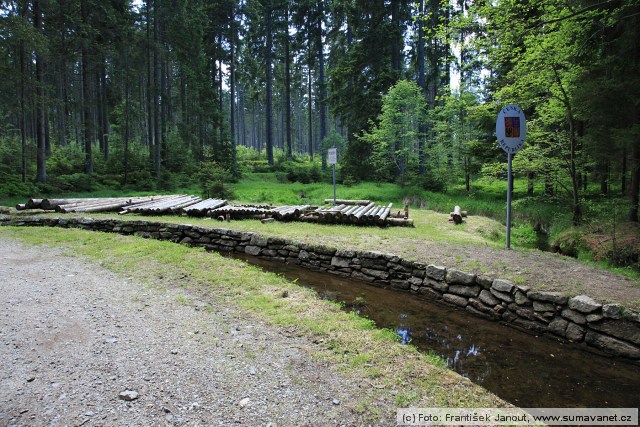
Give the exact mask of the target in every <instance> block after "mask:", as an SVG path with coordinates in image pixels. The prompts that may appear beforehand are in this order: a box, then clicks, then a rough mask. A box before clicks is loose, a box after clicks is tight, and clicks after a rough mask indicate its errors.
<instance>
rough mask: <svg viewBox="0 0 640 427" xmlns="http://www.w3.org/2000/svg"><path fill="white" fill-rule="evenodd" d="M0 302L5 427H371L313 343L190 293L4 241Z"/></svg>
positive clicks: (349, 384) (349, 386)
mask: <svg viewBox="0 0 640 427" xmlns="http://www.w3.org/2000/svg"><path fill="white" fill-rule="evenodd" d="M0 292H1V293H2V300H1V301H0V305H1V306H2V310H1V311H0V338H1V346H0V360H1V361H2V364H1V365H0V426H23V425H28V426H52V425H53V426H56V425H70V426H80V425H86V426H91V425H96V426H98V425H100V426H103V425H108V426H131V425H138V426H151V425H154V426H155V425H225V426H228V425H242V426H249V425H261V426H265V425H271V426H290V425H303V426H306V425H309V426H311V425H313V426H315V425H320V426H324V425H362V424H363V423H364V420H362V419H359V416H358V414H356V413H355V412H354V411H353V410H352V408H353V407H354V406H355V405H356V402H357V399H358V397H360V396H362V395H363V392H364V390H363V389H362V388H360V387H359V385H358V383H357V382H356V381H355V380H353V379H349V378H344V377H343V376H341V375H340V374H339V373H337V372H336V371H335V370H334V369H333V368H332V367H330V366H325V365H324V364H323V363H322V362H318V361H316V360H314V359H313V358H312V357H311V355H310V352H311V351H312V350H313V346H314V344H313V343H310V342H309V341H307V340H306V339H304V338H300V337H296V336H295V335H291V336H289V335H287V333H286V331H282V330H278V329H277V328H274V327H272V326H269V325H265V324H263V323H261V322H260V321H257V320H255V319H252V318H251V317H250V316H245V315H243V313H238V312H236V311H234V310H233V309H231V308H227V307H219V306H215V305H212V304H210V303H209V302H207V301H203V300H201V299H200V298H199V297H197V296H195V295H193V294H189V292H188V291H187V290H184V289H180V288H175V289H171V288H170V289H161V288H159V287H150V286H145V285H144V284H141V283H138V282H136V281H135V280H132V279H131V278H128V279H127V278H124V277H120V276H117V275H114V274H113V273H110V272H109V271H107V270H105V269H104V268H102V267H100V266H99V265H97V264H92V263H89V262H86V261H83V260H80V259H78V258H74V257H70V256H67V255H65V254H64V253H63V252H62V251H60V250H57V249H46V250H45V249H43V248H30V247H28V246H25V245H23V244H21V243H18V242H16V241H13V240H10V239H0ZM127 390H128V391H130V392H132V393H129V395H130V396H129V398H132V397H135V396H136V394H137V398H135V400H132V401H127V400H123V399H122V397H119V395H120V394H121V393H122V392H124V391H127ZM392 415H395V413H394V414H392ZM380 422H384V423H385V424H390V420H386V421H383V420H381V421H380Z"/></svg>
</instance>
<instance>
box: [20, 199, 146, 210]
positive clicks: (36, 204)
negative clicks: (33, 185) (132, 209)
mask: <svg viewBox="0 0 640 427" xmlns="http://www.w3.org/2000/svg"><path fill="white" fill-rule="evenodd" d="M153 199H154V198H153V197H151V196H148V197H103V198H84V199H29V200H28V201H27V203H25V204H22V205H17V206H16V209H18V210H24V209H43V210H55V211H56V212H60V213H71V212H87V213H96V212H116V211H118V210H120V209H121V208H123V207H125V206H128V205H132V204H135V203H142V202H146V201H151V200H153Z"/></svg>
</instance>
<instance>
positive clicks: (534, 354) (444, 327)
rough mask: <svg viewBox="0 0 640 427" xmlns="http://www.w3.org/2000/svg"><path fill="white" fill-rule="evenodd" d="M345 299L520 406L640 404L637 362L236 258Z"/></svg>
mask: <svg viewBox="0 0 640 427" xmlns="http://www.w3.org/2000/svg"><path fill="white" fill-rule="evenodd" d="M234 257H239V258H241V259H243V260H244V261H246V262H248V263H250V264H253V265H257V266H259V267H261V268H262V269H264V270H267V271H271V272H275V273H280V274H282V275H283V276H285V277H286V278H287V279H289V280H297V283H298V284H299V285H301V286H305V287H309V288H312V289H315V290H316V292H318V293H319V295H320V296H321V297H323V298H326V299H330V300H333V301H340V302H342V303H344V307H345V309H346V310H355V311H357V312H358V313H359V314H360V315H362V316H363V317H367V318H369V319H371V320H373V321H374V322H375V323H376V325H377V326H378V327H380V328H389V329H393V330H395V331H396V332H397V333H398V335H399V336H400V339H401V340H402V342H403V343H410V344H412V345H414V346H416V347H417V348H418V349H420V350H421V351H424V352H432V353H435V354H438V355H439V356H440V357H441V358H442V359H443V360H444V361H445V362H446V364H447V366H448V367H449V368H450V369H453V370H455V371H456V372H458V373H459V374H461V375H463V376H465V377H467V378H469V379H470V380H471V381H473V382H475V383H477V384H480V385H481V386H483V387H484V388H486V389H488V390H490V391H491V392H493V393H494V394H496V395H498V396H500V397H501V398H502V399H504V400H506V401H508V402H511V403H512V404H514V405H517V406H519V407H529V408H536V407H591V408H603V407H609V408H614V407H619V408H637V407H640V366H638V365H634V364H633V363H630V362H626V361H622V360H617V359H614V358H607V357H603V356H599V355H596V354H593V353H591V352H588V351H586V350H583V349H581V348H580V347H579V346H577V345H572V344H566V343H561V342H558V341H556V340H553V339H552V338H547V337H536V336H534V335H529V334H527V333H525V332H521V331H518V330H515V329H513V328H510V327H507V326H504V325H500V324H498V323H496V322H491V321H488V320H484V319H480V318H477V317H475V316H471V315H470V314H468V313H466V312H463V311H460V310H455V309H453V308H449V307H445V306H442V305H439V304H435V303H430V302H428V301H425V300H419V299H417V298H416V297H415V296H413V295H410V294H407V293H404V292H398V291H395V290H392V289H381V288H376V287H373V286H371V285H369V284H366V283H364V282H359V281H355V280H350V279H344V278H340V277H337V276H334V275H332V274H329V273H318V272H313V271H309V270H307V269H303V268H300V267H298V266H295V265H287V264H282V263H274V262H270V261H267V260H264V259H260V258H254V257H249V256H238V255H234Z"/></svg>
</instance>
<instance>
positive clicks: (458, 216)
mask: <svg viewBox="0 0 640 427" xmlns="http://www.w3.org/2000/svg"><path fill="white" fill-rule="evenodd" d="M464 216H467V215H466V212H465V215H464ZM462 217H463V215H462V210H461V209H460V206H455V207H454V208H453V212H451V214H450V217H449V220H450V221H453V223H454V224H456V225H457V224H462Z"/></svg>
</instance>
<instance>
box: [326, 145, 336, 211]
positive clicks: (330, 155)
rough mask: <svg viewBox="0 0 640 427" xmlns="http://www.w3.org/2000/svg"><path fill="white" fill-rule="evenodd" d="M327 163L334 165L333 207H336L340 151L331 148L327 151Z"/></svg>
mask: <svg viewBox="0 0 640 427" xmlns="http://www.w3.org/2000/svg"><path fill="white" fill-rule="evenodd" d="M327 163H328V164H330V165H333V206H335V205H336V164H337V163H338V149H337V148H335V147H334V148H329V150H328V151H327Z"/></svg>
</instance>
